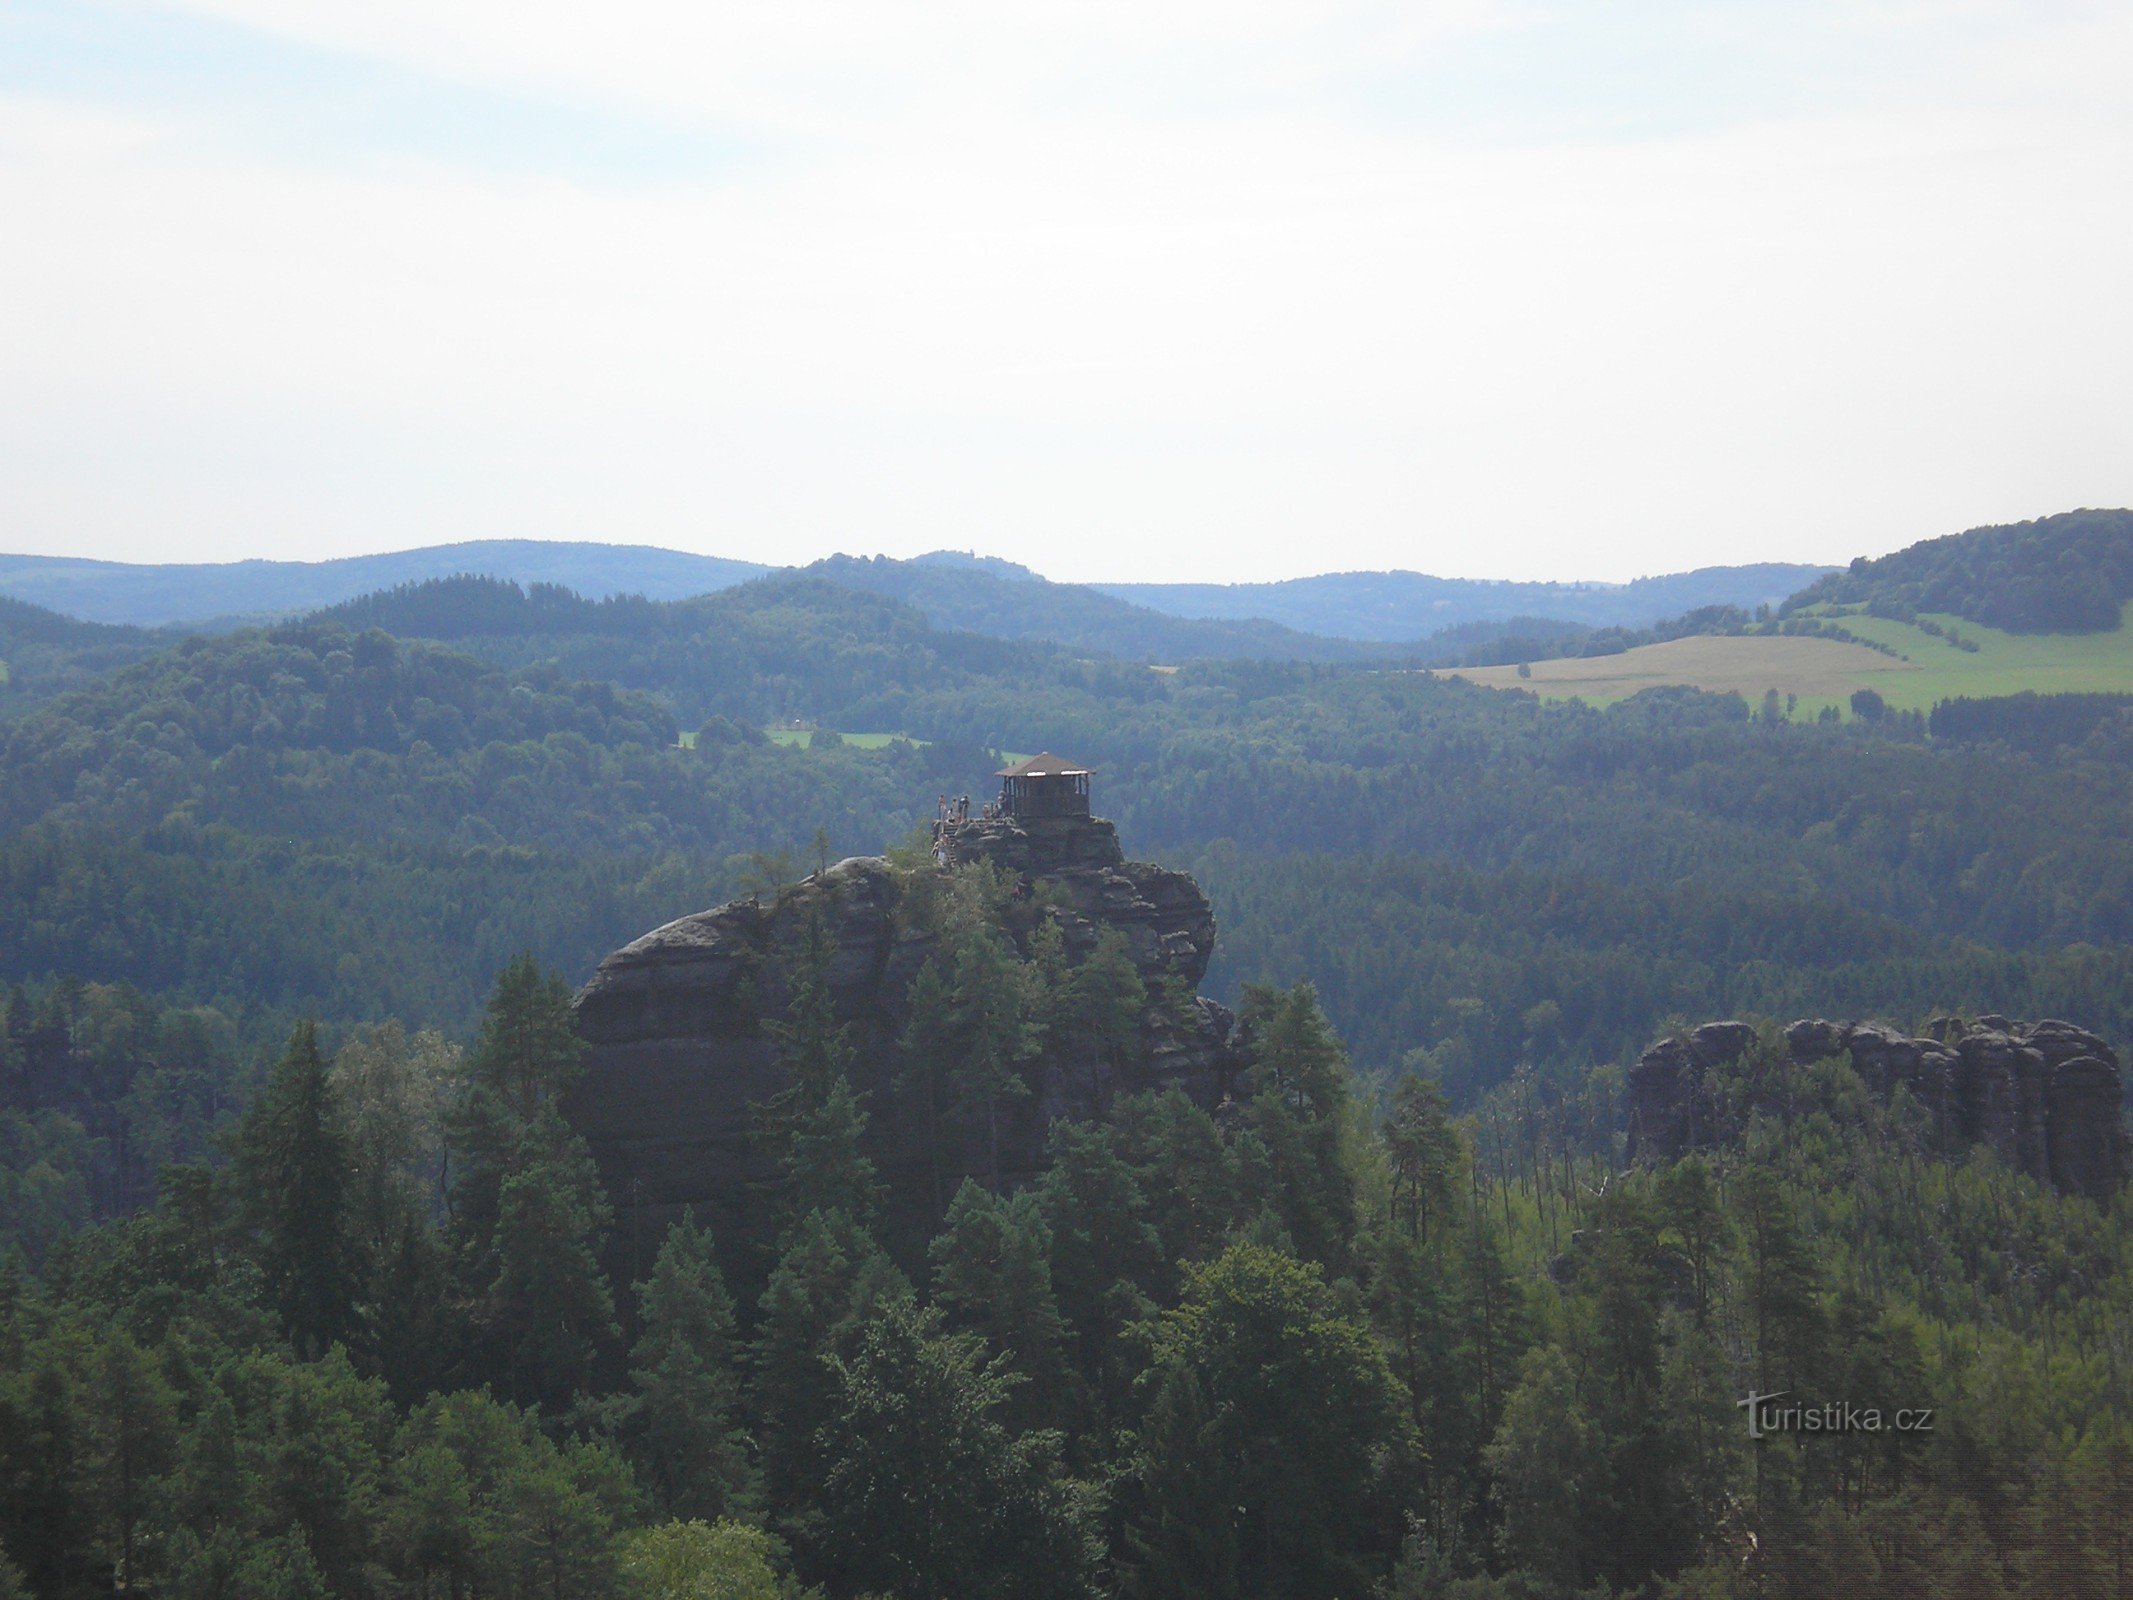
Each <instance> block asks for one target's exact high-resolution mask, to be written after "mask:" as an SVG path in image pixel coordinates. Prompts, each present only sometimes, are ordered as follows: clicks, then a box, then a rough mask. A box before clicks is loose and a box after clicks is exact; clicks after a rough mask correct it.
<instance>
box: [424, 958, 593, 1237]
mask: <svg viewBox="0 0 2133 1600" xmlns="http://www.w3.org/2000/svg"><path fill="white" fill-rule="evenodd" d="M584 1061H585V1041H584V1040H582V1039H580V1038H579V1037H578V1035H577V1031H576V1029H575V1028H574V1026H573V1025H572V1023H571V1016H570V987H569V985H568V984H566V983H564V982H563V980H562V979H561V978H556V977H550V976H549V975H548V974H546V973H544V972H542V971H541V969H540V965H539V963H537V962H536V961H535V960H534V959H533V957H532V956H530V955H520V956H517V957H514V958H513V959H512V961H511V963H510V965H508V966H506V967H505V968H504V970H503V972H502V973H501V974H500V975H499V976H498V977H497V980H496V989H495V992H494V993H492V994H491V995H490V996H489V1005H488V1010H487V1012H486V1014H485V1015H484V1016H483V1018H482V1027H481V1038H480V1041H479V1042H478V1043H477V1044H476V1045H475V1048H474V1051H473V1054H472V1055H470V1056H469V1057H468V1058H467V1060H466V1061H465V1063H464V1064H463V1065H462V1067H461V1069H460V1075H459V1090H458V1095H457V1098H456V1101H455V1104H454V1105H453V1107H452V1110H451V1113H450V1115H449V1117H448V1119H447V1134H448V1137H449V1142H450V1145H451V1149H452V1154H453V1156H454V1158H455V1160H456V1163H457V1170H456V1173H455V1175H454V1178H453V1183H452V1188H451V1194H450V1210H451V1214H452V1224H453V1229H454V1231H455V1233H456V1234H457V1236H458V1238H459V1240H460V1242H461V1246H462V1249H463V1250H465V1251H467V1252H468V1253H470V1254H471V1255H473V1256H476V1257H479V1256H480V1255H482V1254H483V1253H484V1252H485V1251H486V1250H487V1249H488V1247H489V1244H490V1240H491V1236H492V1235H493V1233H494V1231H495V1228H496V1219H497V1208H498V1204H499V1198H500V1193H501V1190H502V1188H503V1183H504V1179H505V1178H506V1177H508V1176H509V1175H510V1173H511V1172H512V1171H513V1170H514V1168H515V1165H516V1163H517V1161H518V1160H519V1158H520V1156H521V1153H522V1150H523V1141H524V1137H525V1132H526V1130H527V1128H529V1127H530V1126H532V1124H533V1122H534V1121H535V1119H536V1118H537V1117H538V1116H539V1115H540V1113H541V1111H542V1108H543V1107H545V1106H548V1105H550V1104H551V1103H553V1102H554V1101H555V1100H556V1099H557V1098H558V1097H560V1096H561V1095H562V1093H563V1092H564V1090H566V1089H568V1088H569V1087H570V1085H571V1084H573V1083H574V1082H576V1081H577V1078H578V1076H579V1074H580V1073H581V1072H582V1071H583V1070H584Z"/></svg>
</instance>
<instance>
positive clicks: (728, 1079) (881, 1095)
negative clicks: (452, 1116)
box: [568, 817, 1241, 1270]
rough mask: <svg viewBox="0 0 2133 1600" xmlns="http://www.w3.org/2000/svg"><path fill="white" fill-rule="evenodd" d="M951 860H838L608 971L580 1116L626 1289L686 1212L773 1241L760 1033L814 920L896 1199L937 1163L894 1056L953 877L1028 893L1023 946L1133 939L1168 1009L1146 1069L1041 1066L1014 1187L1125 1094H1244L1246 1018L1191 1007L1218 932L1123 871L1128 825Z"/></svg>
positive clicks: (713, 915) (1143, 868)
mask: <svg viewBox="0 0 2133 1600" xmlns="http://www.w3.org/2000/svg"><path fill="white" fill-rule="evenodd" d="M940 855H941V857H942V859H943V862H944V868H943V869H942V870H941V871H939V872H938V873H937V872H936V871H934V870H932V869H924V868H921V869H919V870H918V871H917V872H915V873H911V872H899V871H897V870H895V869H893V868H891V867H890V865H889V864H888V863H887V862H886V861H882V860H878V859H875V858H871V857H854V858H852V859H850V860H846V861H841V862H839V863H838V864H837V865H835V866H834V867H831V868H830V869H829V870H828V871H826V872H823V873H819V874H817V875H816V876H814V877H812V878H809V879H808V880H806V881H805V882H804V883H801V884H799V885H797V886H795V887H792V888H789V889H786V890H783V891H781V892H779V893H778V894H777V895H775V896H770V895H765V896H763V897H761V898H760V899H759V900H758V899H748V900H736V901H734V902H732V903H731V904H728V905H723V906H719V907H717V908H716V909H714V910H710V911H704V912H700V913H698V914H697V915H695V916H689V917H683V918H682V919H680V920H679V921H677V922H670V923H668V924H667V925H666V926H665V927H663V928H657V929H654V930H653V931H652V932H650V933H647V934H646V935H644V937H642V938H640V939H638V940H636V941H634V942H633V943H631V944H628V945H626V946H624V947H623V948H622V949H620V950H617V951H616V952H614V953H613V954H612V955H610V956H608V957H607V958H606V959H605V960H604V961H602V962H601V963H600V966H599V969H598V970H597V971H596V972H595V973H594V974H593V977H592V980H591V982H589V983H587V984H586V986H585V987H584V989H583V990H582V991H581V992H580V993H579V995H578V997H577V1000H576V1016H577V1025H578V1031H579V1032H580V1034H582V1035H583V1037H584V1038H585V1039H586V1041H587V1042H588V1043H589V1044H590V1045H591V1047H592V1048H591V1051H590V1054H589V1057H588V1061H587V1070H586V1073H585V1076H584V1078H583V1079H582V1080H581V1082H580V1083H579V1085H578V1086H577V1088H576V1089H575V1090H574V1091H573V1092H572V1095H571V1098H570V1102H569V1107H568V1109H569V1114H570V1117H571V1120H572V1122H573V1123H574V1124H575V1125H576V1126H577V1127H578V1129H579V1130H580V1131H581V1132H582V1133H583V1134H584V1135H585V1137H586V1139H587V1141H588V1143H589V1144H590V1145H591V1147H592V1152H593V1156H594V1159H595V1160H596V1161H598V1163H599V1166H600V1171H601V1176H602V1177H603V1179H604V1180H605V1181H606V1185H607V1190H608V1193H609V1195H610V1196H611V1197H612V1198H613V1200H614V1203H615V1208H616V1213H617V1216H616V1222H617V1229H616V1236H615V1244H614V1249H615V1253H616V1257H617V1260H616V1265H617V1267H618V1269H619V1270H629V1261H628V1255H629V1251H630V1249H631V1248H632V1247H633V1241H638V1242H637V1243H636V1245H635V1247H636V1248H637V1249H638V1250H639V1253H640V1254H642V1252H643V1250H644V1249H645V1248H648V1247H646V1246H644V1245H642V1243H641V1241H642V1240H650V1241H654V1242H656V1241H657V1240H658V1239H659V1238H661V1237H663V1235H664V1231H665V1228H666V1225H667V1223H668V1221H669V1220H670V1219H672V1218H673V1217H675V1216H678V1215H679V1214H680V1212H681V1209H682V1208H683V1207H684V1206H693V1207H694V1208H695V1209H696V1211H697V1214H698V1215H699V1217H701V1218H703V1219H704V1220H706V1221H709V1222H711V1223H712V1225H713V1226H714V1227H715V1228H717V1229H718V1230H719V1232H720V1236H721V1237H722V1238H725V1239H727V1240H728V1241H736V1240H745V1239H748V1238H752V1237H760V1234H761V1231H762V1218H761V1217H760V1216H759V1215H758V1214H757V1213H758V1212H759V1210H760V1207H759V1206H758V1205H756V1204H755V1203H754V1200H753V1197H754V1195H755V1194H756V1192H757V1191H756V1190H755V1188H754V1185H755V1184H756V1182H757V1181H758V1180H760V1179H761V1178H762V1177H764V1176H766V1175H767V1174H766V1173H765V1171H764V1169H763V1166H762V1161H761V1157H760V1154H759V1153H758V1151H757V1150H756V1149H755V1148H754V1146H753V1142H752V1140H751V1117H750V1110H749V1108H750V1106H751V1104H753V1103H755V1102H760V1101H762V1100H766V1099H768V1098H769V1097H770V1096H771V1095H772V1094H774V1093H776V1092H777V1091H778V1089H779V1088H780V1087H782V1077H781V1074H780V1072H779V1068H778V1064H777V1058H776V1050H775V1047H774V1045H773V1043H772V1042H771V1039H770V1038H769V1036H768V1035H767V1034H766V1032H765V1031H764V1028H763V1022H764V1020H765V1019H766V1018H771V1019H775V1018H778V1017H781V1016H782V1015H784V1013H785V1010H786V1007H787V1005H788V1003H789V1000H790V995H789V992H788V990H787V987H786V979H785V975H784V974H785V969H786V966H787V959H786V957H787V953H788V952H790V951H791V950H792V949H793V948H795V946H796V945H797V943H798V941H799V939H800V937H801V933H802V930H803V928H804V927H805V926H806V924H807V922H808V919H809V918H810V917H812V916H815V915H817V914H819V915H821V916H822V918H823V920H824V926H825V928H826V930H827V932H828V935H829V939H830V941H831V944H832V947H833V955H832V958H831V963H830V970H829V987H830V989H831V992H832V995H833V997H834V1000H835V1004H836V1008H837V1013H838V1015H839V1017H840V1019H842V1020H843V1021H844V1022H846V1023H848V1024H849V1025H850V1026H851V1028H852V1030H853V1038H854V1042H855V1044H856V1045H857V1047H858V1051H859V1056H858V1062H857V1064H856V1066H855V1069H854V1072H853V1080H854V1085H855V1087H856V1088H858V1089H859V1090H860V1091H861V1092H862V1093H863V1094H865V1095H866V1096H867V1101H868V1109H869V1111H870V1112H871V1113H872V1118H873V1123H872V1129H871V1137H870V1140H869V1153H870V1154H871V1155H872V1156H873V1157H874V1159H875V1161H876V1163H877V1165H878V1166H879V1167H880V1168H881V1170H882V1174H883V1176H884V1177H885V1178H888V1179H890V1180H891V1185H892V1189H897V1190H901V1191H903V1192H905V1193H906V1194H911V1193H917V1192H920V1191H922V1190H924V1189H925V1188H926V1187H927V1185H926V1184H925V1183H924V1182H922V1181H919V1177H918V1175H919V1174H920V1173H921V1171H922V1170H924V1169H925V1168H926V1165H927V1157H926V1155H925V1141H924V1139H923V1138H922V1136H921V1124H920V1122H919V1120H918V1117H919V1113H918V1108H917V1106H916V1105H915V1104H913V1103H911V1099H910V1097H909V1096H904V1095H899V1094H898V1093H897V1090H896V1083H895V1080H896V1072H897V1059H896V1057H897V1051H896V1040H897V1038H898V1036H899V1035H900V1034H901V1033H902V1031H903V1028H904V1024H905V1021H906V1020H907V1013H906V991H907V990H908V989H909V987H910V985H911V982H912V980H913V979H914V978H916V977H917V975H918V973H919V971H920V969H921V968H922V967H923V966H924V965H925V962H926V959H927V957H928V956H929V955H930V954H931V953H932V951H933V948H934V943H935V941H934V937H933V935H932V934H931V933H930V932H928V931H927V925H926V919H925V918H924V917H923V916H921V915H919V914H917V910H918V908H917V905H916V901H917V900H918V899H920V898H922V897H923V896H924V895H925V893H926V892H927V891H928V890H929V888H931V887H934V886H935V885H937V883H938V882H939V881H940V879H941V878H942V877H945V867H946V866H952V865H955V864H959V863H963V862H970V861H977V860H989V861H992V862H994V863H996V864H998V865H999V866H1000V867H1002V868H1003V869H1005V870H1006V871H1008V872H1009V873H1012V874H1013V875H1014V876H1015V878H1016V882H1017V885H1018V887H1017V889H1016V898H1015V900H1014V902H1013V904H1012V905H1011V906H1010V908H1009V912H1008V919H1007V920H1008V931H1009V934H1010V936H1011V937H1013V938H1014V939H1016V941H1017V942H1018V943H1019V944H1021V945H1023V946H1025V947H1026V946H1027V944H1028V941H1029V938H1030V936H1031V935H1032V934H1033V933H1034V932H1035V930H1036V929H1037V927H1038V926H1039V925H1040V924H1041V923H1042V922H1044V921H1046V920H1050V921H1053V922H1056V924H1057V925H1058V926H1059V928H1060V930H1061V932H1062V934H1063V935H1064V938H1065V944H1066V949H1067V954H1068V958H1069V959H1070V960H1071V961H1074V962H1079V961H1081V960H1082V959H1084V958H1085V957H1086V956H1087V955H1088V953H1089V951H1090V950H1092V949H1093V948H1094V947H1095V944H1096V941H1097V939H1098V937H1099V936H1100V934H1101V933H1102V932H1103V931H1104V930H1106V929H1114V928H1115V929H1117V930H1118V931H1119V932H1120V933H1122V934H1123V935H1124V937H1125V939H1126V944H1127V948H1128V950H1129V951H1130V952H1131V955H1132V958H1133V961H1134V965H1135V966H1136V967H1137V968H1138V970H1139V972H1140V974H1141V978H1142V981H1143V982H1144V983H1145V984H1146V985H1147V987H1148V990H1149V995H1150V1001H1151V1003H1150V1005H1149V1006H1148V1008H1147V1009H1146V1011H1145V1012H1144V1013H1143V1015H1142V1017H1141V1022H1140V1039H1139V1042H1138V1047H1137V1048H1136V1049H1134V1050H1131V1051H1128V1052H1126V1053H1125V1054H1126V1057H1127V1059H1128V1062H1129V1064H1128V1065H1126V1066H1124V1067H1117V1066H1114V1065H1113V1064H1112V1062H1111V1061H1110V1060H1108V1059H1107V1058H1106V1057H1105V1056H1104V1054H1103V1053H1102V1052H1101V1051H1100V1050H1098V1049H1097V1048H1095V1047H1094V1046H1093V1045H1082V1046H1077V1045H1076V1044H1075V1043H1074V1042H1073V1041H1066V1042H1065V1043H1064V1045H1063V1046H1061V1047H1054V1048H1048V1049H1047V1051H1046V1054H1045V1057H1044V1059H1043V1061H1042V1062H1040V1063H1034V1064H1032V1067H1031V1069H1030V1071H1029V1072H1028V1074H1027V1076H1028V1077H1029V1078H1030V1079H1031V1082H1030V1089H1031V1093H1030V1096H1029V1098H1028V1099H1027V1100H1024V1101H1022V1102H1020V1103H1019V1104H1018V1105H1017V1106H1016V1108H1015V1112H1014V1116H1013V1121H1012V1123H1011V1125H1010V1126H1009V1127H1008V1128H1007V1129H1006V1130H1005V1157H1006V1162H1007V1165H1008V1167H1009V1168H1010V1170H1011V1171H1013V1172H1014V1173H1016V1174H1017V1175H1026V1174H1027V1173H1029V1172H1032V1171H1034V1170H1035V1169H1036V1168H1037V1166H1038V1164H1039V1162H1040V1160H1041V1155H1042V1150H1043V1144H1044V1130H1045V1128H1046V1126H1047V1125H1048V1124H1049V1123H1051V1122H1052V1121H1053V1120H1054V1119H1056V1118H1059V1117H1069V1116H1087V1115H1090V1114H1092V1113H1095V1112H1097V1111H1100V1110H1101V1109H1103V1108H1104V1107H1105V1106H1106V1105H1108V1103H1109V1102H1110V1101H1111V1100H1112V1099H1113V1098H1114V1097H1116V1096H1118V1095H1121V1094H1130V1093H1134V1092H1136V1091H1138V1090H1141V1089H1145V1088H1151V1087H1158V1086H1162V1085H1168V1084H1177V1085H1180V1086H1182V1087H1183V1088H1185V1089H1186V1090H1187V1091H1188V1092H1189V1093H1191V1094H1192V1095H1193V1096H1194V1097H1195V1098H1196V1099H1198V1100H1200V1101H1201V1102H1203V1103H1205V1104H1208V1105H1214V1104H1217V1103H1219V1102H1220V1100H1221V1099H1222V1098H1223V1096H1224V1095H1225V1094H1227V1093H1228V1092H1229V1090H1230V1088H1231V1087H1232V1084H1233V1081H1234V1079H1235V1077H1236V1074H1237V1070H1238V1068H1239V1065H1240V1062H1241V1052H1240V1049H1239V1046H1238V1043H1237V1040H1236V1038H1235V1035H1236V1021H1235V1018H1233V1017H1232V1016H1231V1014H1230V1013H1229V1012H1228V1011H1227V1010H1226V1009H1225V1008H1224V1007H1222V1006H1219V1005H1217V1004H1215V1003H1214V1002H1213V1001H1211V1000H1207V999H1204V998H1199V997H1197V996H1196V995H1193V994H1192V993H1191V991H1192V990H1194V989H1195V988H1196V987H1197V985H1198V984H1199V982H1200V980H1201V978H1202V977H1203V976H1204V975H1205V974H1206V971H1207V962H1208V957H1209V955H1210V954H1211V953H1212V951H1213V948H1214V934H1215V924H1214V916H1213V913H1212V912H1211V910H1210V909H1209V907H1208V903H1207V897H1206V896H1205V895H1204V894H1203V893H1201V891H1200V887H1199V885H1198V884H1196V883H1195V882H1194V881H1193V880H1192V879H1191V877H1189V876H1188V875H1186V874H1185V873H1182V872H1173V871H1169V870H1167V869H1165V868H1162V867H1157V866H1151V865H1149V864H1147V863H1145V862H1136V861H1128V860H1126V859H1125V856H1124V853H1123V851H1121V850H1120V848H1119V844H1118V836H1117V832H1116V830H1115V829H1114V828H1113V827H1112V825H1111V824H1110V823H1109V822H1106V821H1103V820H1102V819H1100V818H1089V817H1080V818H1044V819H1037V820H1034V821H1033V822H1032V823H1031V824H1030V825H1029V826H1027V827H1025V826H1022V825H1020V824H1018V823H1016V822H1014V821H1010V820H1004V819H990V818H988V819H983V820H974V821H971V822H967V823H964V824H962V825H960V826H951V827H950V828H948V829H947V830H945V832H944V834H943V837H942V840H941V848H940ZM929 879H931V880H933V882H932V883H929V882H928V881H927V880H929ZM1040 883H1041V884H1042V885H1044V889H1043V892H1042V893H1039V892H1037V885H1038V884H1040ZM1180 985H1182V986H1183V988H1182V991H1181V990H1180ZM959 1156H960V1164H961V1166H962V1168H963V1170H965V1171H969V1172H976V1171H980V1170H982V1166H983V1162H982V1158H981V1155H980V1152H979V1151H978V1149H977V1148H976V1146H975V1143H974V1141H973V1143H972V1144H971V1145H970V1146H969V1147H967V1148H965V1149H963V1150H962V1151H960V1152H959ZM898 1179H903V1180H906V1181H903V1182H897V1181H896V1180H898ZM951 1183H952V1180H951Z"/></svg>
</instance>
